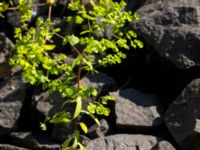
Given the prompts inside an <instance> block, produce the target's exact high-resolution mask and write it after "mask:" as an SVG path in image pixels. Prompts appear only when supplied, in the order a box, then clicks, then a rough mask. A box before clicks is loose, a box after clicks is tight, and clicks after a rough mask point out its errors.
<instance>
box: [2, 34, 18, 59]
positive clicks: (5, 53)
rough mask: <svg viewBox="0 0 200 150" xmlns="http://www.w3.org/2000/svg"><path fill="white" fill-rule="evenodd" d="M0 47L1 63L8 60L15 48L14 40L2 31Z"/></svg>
mask: <svg viewBox="0 0 200 150" xmlns="http://www.w3.org/2000/svg"><path fill="white" fill-rule="evenodd" d="M0 49H1V51H0V63H4V62H6V61H7V60H8V58H9V57H10V56H11V54H12V53H13V51H14V49H15V47H14V44H13V42H12V41H11V40H10V39H9V38H8V37H7V36H6V35H5V33H2V32H1V33H0Z"/></svg>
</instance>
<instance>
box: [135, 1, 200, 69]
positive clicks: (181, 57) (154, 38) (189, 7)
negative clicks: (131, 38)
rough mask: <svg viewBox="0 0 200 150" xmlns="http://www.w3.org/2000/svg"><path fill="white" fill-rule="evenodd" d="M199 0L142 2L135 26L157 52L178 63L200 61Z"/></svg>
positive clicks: (186, 66)
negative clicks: (144, 3)
mask: <svg viewBox="0 0 200 150" xmlns="http://www.w3.org/2000/svg"><path fill="white" fill-rule="evenodd" d="M199 4H200V2H199V0H176V1H175V0H162V1H161V2H160V3H149V4H146V5H143V6H142V7H141V8H140V9H139V10H138V12H139V14H140V16H141V18H140V20H139V21H138V22H137V21H134V23H133V24H134V28H135V29H136V31H137V32H138V34H139V35H141V36H142V37H143V38H144V39H145V40H146V42H147V43H148V44H150V45H152V46H153V47H154V48H155V50H156V51H157V52H158V54H159V55H160V56H162V57H164V58H165V59H167V60H169V61H171V62H172V63H173V64H175V65H176V66H177V67H179V68H182V69H186V68H190V67H192V66H199V64H200V59H199V57H200V51H199V49H200V43H199V40H200V28H199V26H200V22H199V21H200V20H199V19H200V14H199V13H198V11H199Z"/></svg>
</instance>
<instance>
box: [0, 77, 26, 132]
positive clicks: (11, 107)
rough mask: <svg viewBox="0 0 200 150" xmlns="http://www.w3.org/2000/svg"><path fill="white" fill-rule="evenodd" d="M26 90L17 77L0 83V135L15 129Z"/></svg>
mask: <svg viewBox="0 0 200 150" xmlns="http://www.w3.org/2000/svg"><path fill="white" fill-rule="evenodd" d="M26 89H27V88H26V85H25V84H24V83H23V81H22V79H21V78H20V77H19V76H14V77H11V78H8V79H7V80H5V81H3V82H1V83H0V135H1V134H7V133H9V132H10V131H11V130H14V129H16V128H17V121H18V119H19V116H20V111H21V108H22V105H23V102H24V100H25V96H26Z"/></svg>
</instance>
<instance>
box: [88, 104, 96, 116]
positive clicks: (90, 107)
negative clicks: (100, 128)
mask: <svg viewBox="0 0 200 150" xmlns="http://www.w3.org/2000/svg"><path fill="white" fill-rule="evenodd" d="M87 110H88V112H90V113H91V114H95V110H96V105H95V104H92V103H90V104H89V105H88V106H87Z"/></svg>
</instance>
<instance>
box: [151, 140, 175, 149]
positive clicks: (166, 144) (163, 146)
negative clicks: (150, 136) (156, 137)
mask: <svg viewBox="0 0 200 150" xmlns="http://www.w3.org/2000/svg"><path fill="white" fill-rule="evenodd" d="M152 150H176V149H175V148H174V147H173V146H172V145H171V144H170V143H169V142H167V141H160V142H159V143H158V144H156V145H155V146H154V147H153V148H152Z"/></svg>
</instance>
